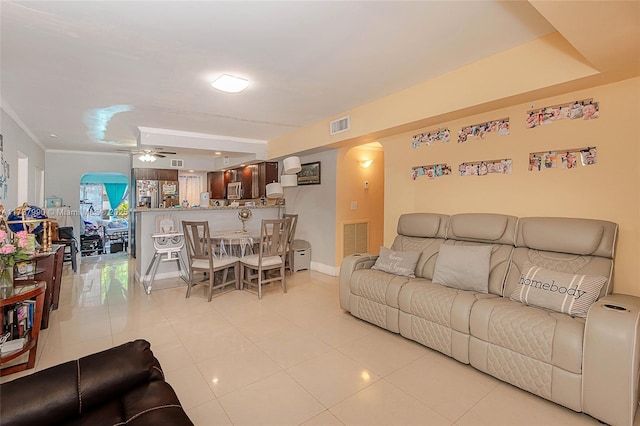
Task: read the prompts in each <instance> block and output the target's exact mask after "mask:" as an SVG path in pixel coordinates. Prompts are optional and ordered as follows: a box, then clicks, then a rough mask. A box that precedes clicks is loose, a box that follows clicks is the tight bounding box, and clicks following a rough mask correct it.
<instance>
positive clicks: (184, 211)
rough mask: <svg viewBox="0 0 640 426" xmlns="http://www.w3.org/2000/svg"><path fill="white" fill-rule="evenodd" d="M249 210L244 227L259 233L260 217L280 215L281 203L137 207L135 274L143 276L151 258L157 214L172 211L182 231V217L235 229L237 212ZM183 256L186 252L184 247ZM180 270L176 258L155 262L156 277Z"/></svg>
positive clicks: (213, 227)
mask: <svg viewBox="0 0 640 426" xmlns="http://www.w3.org/2000/svg"><path fill="white" fill-rule="evenodd" d="M245 208H248V209H250V210H251V218H250V219H248V220H246V230H247V231H248V232H250V233H252V234H255V233H257V234H259V233H260V223H261V221H262V219H277V218H278V217H279V216H280V209H281V206H277V205H267V206H251V207H247V206H224V207H194V208H166V209H165V208H157V209H153V208H144V207H143V208H136V209H134V211H133V214H134V215H135V244H136V254H137V255H136V258H135V263H136V269H135V278H136V280H138V281H141V280H142V279H146V278H147V277H146V276H145V275H144V274H145V271H146V270H147V267H148V265H149V264H150V262H151V260H152V259H153V255H154V254H155V249H154V246H153V238H152V237H151V235H153V234H155V233H156V232H157V230H156V218H157V217H158V216H164V215H172V216H173V217H174V220H175V222H176V225H177V227H178V230H179V231H180V232H181V231H182V225H181V224H182V221H183V220H184V221H207V222H209V229H210V230H211V233H212V234H214V233H220V232H224V233H229V232H237V231H238V230H241V229H242V221H241V220H240V218H239V217H238V214H239V213H240V211H242V209H245ZM183 258H185V259H186V252H184V249H183ZM178 276H179V272H178V269H177V267H176V263H175V262H162V263H161V264H160V265H159V266H158V270H157V273H156V275H155V279H156V280H157V279H164V278H173V277H178Z"/></svg>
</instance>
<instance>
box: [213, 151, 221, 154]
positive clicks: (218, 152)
mask: <svg viewBox="0 0 640 426" xmlns="http://www.w3.org/2000/svg"><path fill="white" fill-rule="evenodd" d="M214 154H216V155H222V153H221V152H220V151H216V152H214Z"/></svg>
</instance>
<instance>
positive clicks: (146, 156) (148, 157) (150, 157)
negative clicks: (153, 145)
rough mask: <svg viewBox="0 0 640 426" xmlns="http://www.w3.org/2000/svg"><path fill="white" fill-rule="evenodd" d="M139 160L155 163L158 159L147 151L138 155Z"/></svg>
mask: <svg viewBox="0 0 640 426" xmlns="http://www.w3.org/2000/svg"><path fill="white" fill-rule="evenodd" d="M138 160H140V161H142V162H143V163H146V162H150V163H153V162H154V161H156V160H157V158H156V157H155V156H153V155H151V154H149V153H148V152H147V153H145V154H142V155H141V156H140V157H138Z"/></svg>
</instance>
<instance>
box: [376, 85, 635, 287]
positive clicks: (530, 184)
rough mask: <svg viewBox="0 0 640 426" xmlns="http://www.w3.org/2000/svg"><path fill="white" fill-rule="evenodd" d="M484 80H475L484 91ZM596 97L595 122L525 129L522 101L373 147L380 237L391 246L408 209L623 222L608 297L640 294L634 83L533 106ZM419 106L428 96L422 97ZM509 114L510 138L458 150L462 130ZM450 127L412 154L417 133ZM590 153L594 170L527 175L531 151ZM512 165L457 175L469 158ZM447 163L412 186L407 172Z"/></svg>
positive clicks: (488, 137) (490, 138)
mask: <svg viewBox="0 0 640 426" xmlns="http://www.w3.org/2000/svg"><path fill="white" fill-rule="evenodd" d="M481 81H482V80H481V79H478V80H476V84H477V85H482V83H481ZM585 98H593V99H594V100H595V101H597V102H599V103H600V118H599V119H597V120H590V121H584V120H560V121H556V122H553V123H552V124H549V125H543V126H541V127H538V128H535V129H527V128H526V127H525V117H526V112H527V110H529V109H530V108H531V103H530V102H527V103H521V104H517V105H514V106H510V107H507V108H502V109H497V110H493V111H489V112H486V113H482V114H477V115H469V116H466V117H463V118H460V119H456V120H451V121H444V122H441V123H437V124H435V125H434V126H432V127H425V128H423V129H420V130H419V131H417V132H416V131H410V132H406V133H402V134H397V135H394V136H390V137H387V138H384V139H380V140H379V142H380V143H381V144H382V146H383V147H384V150H385V152H384V158H385V200H384V206H385V208H384V216H385V233H384V242H385V245H386V246H389V245H390V244H391V243H392V241H393V238H394V236H395V235H396V225H397V220H398V217H399V216H400V215H401V214H402V213H409V212H435V213H445V214H455V213H464V212H489V213H505V214H512V215H516V216H566V217H584V218H594V219H604V220H611V221H613V222H616V223H618V224H619V225H620V230H619V235H618V244H617V248H616V263H615V271H614V291H615V292H620V293H628V294H634V295H637V296H640V262H639V261H638V259H640V171H639V170H640V167H639V165H640V164H639V163H640V155H639V154H640V136H639V131H638V125H639V124H640V78H634V79H629V80H624V81H621V82H618V83H614V84H609V85H604V86H599V87H593V88H590V89H586V90H580V91H576V92H570V93H566V94H563V95H561V96H555V97H551V98H545V99H538V100H535V101H534V102H532V103H533V104H534V106H535V107H544V106H550V105H555V104H560V103H564V102H571V101H574V100H579V99H585ZM424 101H425V102H430V99H428V98H425V100H424ZM503 117H509V118H510V120H511V134H510V135H508V136H499V135H497V134H495V133H489V134H487V135H486V137H485V139H476V138H474V137H471V138H470V139H469V140H468V141H467V142H466V143H464V144H458V143H457V132H458V130H459V129H460V128H462V127H464V126H467V125H472V124H476V123H481V122H484V121H489V120H493V119H500V118H503ZM438 126H440V127H448V128H449V129H450V130H451V139H452V140H451V142H449V143H441V142H436V143H435V144H433V145H431V146H429V147H425V146H424V145H422V146H420V147H419V148H418V149H412V147H411V139H412V136H413V135H414V134H416V133H421V132H422V131H428V130H431V129H432V128H437V127H438ZM586 146H596V147H597V150H598V164H597V165H593V166H587V167H582V166H579V167H578V168H576V169H574V170H564V169H562V166H561V164H558V167H557V168H555V169H548V170H542V171H540V172H530V171H528V170H527V168H528V157H529V153H530V152H536V151H555V150H563V149H572V148H580V147H586ZM501 158H512V159H513V173H512V174H511V175H487V176H468V177H462V176H458V175H457V167H458V164H459V163H461V162H465V161H479V160H493V159H501ZM439 162H446V163H448V164H450V165H451V166H452V169H453V172H454V174H453V175H451V176H444V177H441V178H438V179H434V180H429V179H427V178H426V177H419V178H418V179H416V180H415V181H413V180H412V179H411V176H410V172H411V167H412V166H418V165H422V164H432V163H439Z"/></svg>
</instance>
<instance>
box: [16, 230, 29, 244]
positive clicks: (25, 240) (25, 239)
mask: <svg viewBox="0 0 640 426" xmlns="http://www.w3.org/2000/svg"><path fill="white" fill-rule="evenodd" d="M16 237H18V247H20V248H25V247H27V246H28V245H29V234H28V233H27V231H20V232H17V233H16Z"/></svg>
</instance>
